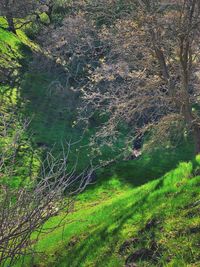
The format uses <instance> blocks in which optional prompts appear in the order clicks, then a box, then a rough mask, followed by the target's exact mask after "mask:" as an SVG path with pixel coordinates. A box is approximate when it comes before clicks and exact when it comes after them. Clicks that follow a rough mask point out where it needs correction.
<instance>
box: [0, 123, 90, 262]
mask: <svg viewBox="0 0 200 267" xmlns="http://www.w3.org/2000/svg"><path fill="white" fill-rule="evenodd" d="M2 121H3V125H4V127H3V128H2V129H1V130H2V131H1V133H2V135H3V136H4V137H8V131H9V126H8V123H7V120H6V119H4V120H2ZM26 128H27V123H24V125H23V127H22V130H19V131H16V132H15V134H14V136H13V137H12V142H11V145H10V146H4V147H3V148H2V151H1V157H0V175H1V179H3V178H4V177H5V178H6V181H9V179H12V177H13V171H14V164H15V159H16V157H17V156H16V154H17V149H18V145H17V144H19V143H20V138H21V134H22V131H23V129H26ZM72 145H73V144H72V143H71V142H68V143H66V146H67V150H66V148H65V147H64V146H63V155H62V157H61V155H59V157H57V158H55V157H54V156H53V155H52V154H51V153H50V152H49V153H48V154H47V156H46V158H45V160H44V161H42V162H41V168H40V172H39V173H38V175H37V177H36V178H35V179H34V180H30V179H28V182H27V181H24V182H23V186H20V187H17V188H12V187H10V186H9V185H7V184H6V183H1V186H0V265H1V266H11V265H13V264H14V263H15V262H16V261H17V260H19V258H23V256H24V255H27V254H31V253H36V251H34V250H33V243H34V242H36V241H37V238H38V237H39V234H40V233H41V232H48V231H52V230H53V229H54V228H56V227H59V226H60V225H61V224H62V222H64V221H65V217H66V215H67V214H68V213H69V212H70V211H71V208H72V203H73V200H74V197H75V195H77V194H78V193H80V192H81V191H82V190H84V189H85V187H86V186H87V185H88V184H89V183H90V182H91V177H92V175H93V172H94V170H95V167H93V166H92V164H91V166H90V167H88V168H87V169H86V170H84V171H82V172H81V173H80V172H79V173H77V172H76V167H77V163H78V159H77V161H75V163H74V165H73V166H72V164H70V166H69V164H68V157H69V155H70V151H71V146H72ZM8 184H9V183H8ZM60 211H63V218H62V219H61V220H60V221H59V222H58V224H57V225H55V226H54V227H53V228H51V229H49V228H48V229H47V228H45V226H44V223H45V222H46V221H47V220H48V219H49V218H51V217H53V216H55V215H57V214H58V212H60ZM33 233H35V234H36V233H37V237H36V238H35V239H33V238H31V237H32V234H33ZM34 240H35V241H34Z"/></svg>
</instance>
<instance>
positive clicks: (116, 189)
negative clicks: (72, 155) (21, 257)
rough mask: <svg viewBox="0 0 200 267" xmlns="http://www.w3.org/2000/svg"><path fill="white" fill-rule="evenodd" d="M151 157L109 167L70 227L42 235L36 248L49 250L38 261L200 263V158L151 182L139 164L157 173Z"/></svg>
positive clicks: (37, 263)
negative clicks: (199, 174)
mask: <svg viewBox="0 0 200 267" xmlns="http://www.w3.org/2000/svg"><path fill="white" fill-rule="evenodd" d="M172 158H173V154H172ZM174 160H175V158H174ZM150 162H151V164H152V163H153V162H152V161H151V159H149V158H146V157H143V158H141V159H139V160H136V161H129V162H124V163H121V164H119V165H117V166H113V167H112V168H111V169H110V168H109V170H107V172H106V171H105V170H104V173H102V174H101V180H99V182H97V184H95V185H93V186H91V187H90V188H88V189H87V190H86V191H85V193H83V194H82V195H80V196H79V197H78V201H77V202H76V204H75V207H74V209H73V213H72V214H70V215H69V216H68V217H67V219H66V220H67V222H68V223H67V225H66V226H65V228H64V229H63V228H60V229H57V230H56V231H53V232H52V233H50V234H48V235H46V234H45V235H44V236H41V237H40V240H39V242H38V243H37V244H36V249H37V251H38V252H44V254H43V253H42V256H37V257H34V264H35V265H34V266H58V267H60V266H63V267H67V266H69V267H75V266H77V267H78V266H84V267H86V266H95V267H96V266H99V267H102V266H112V267H116V266H125V263H126V264H127V265H126V266H141V267H142V266H143V267H144V266H174V267H178V266H200V251H199V238H200V214H199V208H200V201H199V199H200V189H199V184H200V176H198V173H199V171H200V158H199V157H197V158H196V159H195V160H194V161H188V162H181V163H179V164H178V166H177V167H175V168H174V169H173V170H171V171H169V172H167V173H166V174H164V175H162V176H161V177H160V178H158V179H153V177H149V182H146V180H147V178H146V177H145V176H144V174H145V175H148V174H147V173H145V171H144V169H142V170H141V169H139V166H141V165H142V163H143V164H144V166H145V164H146V171H149V175H151V174H152V173H153V172H152V171H153V169H154V168H156V164H155V162H154V164H153V165H148V164H149V163H150ZM168 163H169V164H170V165H171V166H172V162H171V163H170V161H169V162H168ZM150 166H151V167H150ZM158 168H159V164H157V170H156V171H154V175H155V176H156V174H157V175H159V172H158ZM119 170H120V172H119ZM134 170H135V171H134ZM109 173H110V174H109ZM120 173H121V174H120ZM123 173H124V174H126V173H127V175H128V177H129V179H125V178H126V176H123ZM139 174H140V175H141V176H140V178H139V177H138V175H139ZM108 176H109V177H108ZM61 218H62V216H61V215H60V216H58V217H56V218H53V219H52V220H51V221H49V222H48V223H47V225H46V227H50V226H51V227H52V226H53V225H55V224H56V223H57V222H58V221H59V220H60V219H61ZM38 255H39V254H38ZM133 263H134V264H136V265H134V264H133ZM25 264H27V265H29V264H30V262H29V260H28V259H26V263H25ZM131 264H132V265H131Z"/></svg>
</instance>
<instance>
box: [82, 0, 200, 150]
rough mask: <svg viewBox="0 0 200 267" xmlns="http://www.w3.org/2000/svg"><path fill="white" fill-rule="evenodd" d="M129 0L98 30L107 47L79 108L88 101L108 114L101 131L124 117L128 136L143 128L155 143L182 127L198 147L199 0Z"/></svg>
mask: <svg viewBox="0 0 200 267" xmlns="http://www.w3.org/2000/svg"><path fill="white" fill-rule="evenodd" d="M132 2H133V4H135V7H136V8H135V10H134V11H133V12H131V13H130V14H128V13H126V16H123V17H121V18H120V19H117V20H115V21H114V23H113V24H112V25H111V26H109V27H106V25H103V27H102V28H101V29H100V31H99V36H101V40H102V41H104V43H109V44H110V51H109V53H107V54H106V55H105V57H104V58H102V62H101V67H100V68H98V69H96V70H95V71H94V72H93V74H92V75H91V78H90V82H89V83H88V85H87V86H86V87H85V89H84V93H83V99H84V100H85V103H86V106H87V108H85V107H84V106H83V108H82V111H81V113H82V114H83V111H86V112H85V114H87V113H88V110H91V108H92V107H93V110H100V112H101V113H102V112H104V113H106V114H107V115H109V119H108V120H107V122H106V123H105V124H104V127H101V130H100V132H99V136H103V137H106V136H107V137H108V136H109V135H111V134H116V133H118V132H119V131H118V130H119V127H120V125H122V124H124V122H126V124H128V125H129V129H131V130H130V136H134V137H136V136H141V135H144V134H147V133H148V134H150V135H151V136H152V135H154V141H155V142H157V143H158V141H161V142H162V141H165V140H166V137H167V135H170V136H171V135H173V132H176V135H180V134H182V135H183V133H184V132H185V131H187V133H188V134H192V136H193V139H194V142H195V151H196V153H200V128H199V127H200V126H199V114H198V112H197V110H196V109H195V105H196V104H197V105H198V104H199V93H198V86H199V78H198V77H199V76H198V64H199V46H198V43H199V41H200V35H199V30H200V24H199V23H200V3H199V1H196V0H180V1H179V0H176V1H161V0H157V1H151V0H147V1H143V0H138V1H132ZM101 4H102V3H101ZM104 4H105V8H106V2H104ZM88 107H90V108H88ZM88 116H91V113H89V114H88ZM175 128H177V131H175ZM152 140H153V139H152Z"/></svg>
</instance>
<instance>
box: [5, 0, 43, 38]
mask: <svg viewBox="0 0 200 267" xmlns="http://www.w3.org/2000/svg"><path fill="white" fill-rule="evenodd" d="M38 7H39V1H36V0H25V1H22V0H17V1H15V0H1V2H0V15H1V16H4V17H5V18H6V20H7V23H8V30H9V31H11V32H13V33H15V34H16V27H15V23H14V19H25V18H26V17H27V16H28V15H31V14H33V13H34V12H35V11H36V10H37V8H38Z"/></svg>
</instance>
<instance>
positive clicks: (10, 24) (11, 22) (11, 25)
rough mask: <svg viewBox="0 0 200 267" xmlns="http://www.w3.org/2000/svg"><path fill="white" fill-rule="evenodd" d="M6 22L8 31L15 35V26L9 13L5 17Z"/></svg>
mask: <svg viewBox="0 0 200 267" xmlns="http://www.w3.org/2000/svg"><path fill="white" fill-rule="evenodd" d="M6 20H7V22H8V30H9V31H10V32H13V33H14V34H16V29H15V25H14V20H13V16H12V14H11V13H8V14H7V15H6Z"/></svg>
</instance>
